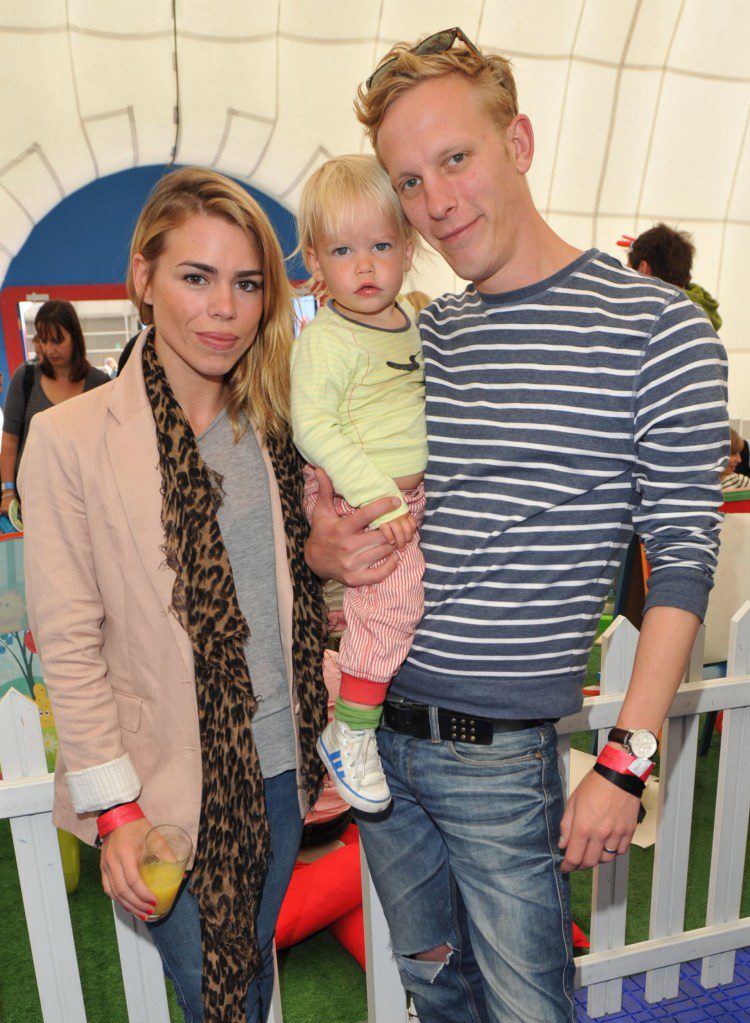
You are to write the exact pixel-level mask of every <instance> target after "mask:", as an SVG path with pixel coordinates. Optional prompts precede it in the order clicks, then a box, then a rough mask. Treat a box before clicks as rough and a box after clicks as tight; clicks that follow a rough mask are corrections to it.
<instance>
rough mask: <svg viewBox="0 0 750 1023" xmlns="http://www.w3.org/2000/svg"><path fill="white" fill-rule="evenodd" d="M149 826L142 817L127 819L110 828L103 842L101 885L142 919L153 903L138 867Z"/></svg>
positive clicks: (153, 900)
mask: <svg viewBox="0 0 750 1023" xmlns="http://www.w3.org/2000/svg"><path fill="white" fill-rule="evenodd" d="M151 827H152V825H151V823H150V822H149V821H148V820H146V819H145V818H142V819H141V820H137V821H129V822H128V823H127V824H121V825H120V827H119V828H115V830H114V831H110V833H109V834H108V835H107V836H106V838H105V839H104V841H103V842H102V859H101V870H102V887H103V888H104V891H105V892H106V893H107V895H108V896H109V897H110V899H114V901H115V902H119V903H120V905H121V906H122V907H123V908H124V909H126V910H127V911H128V913H133V914H134V915H135V916H138V917H140V918H141V920H145V919H146V917H147V916H150V914H151V913H153V910H154V906H155V905H156V899H155V897H154V894H153V892H152V891H151V889H150V888H149V887H148V885H147V884H146V882H145V881H144V880H143V879H142V878H141V875H140V872H139V870H138V866H139V863H140V857H141V852H142V850H143V843H144V842H145V840H146V835H147V834H148V833H149V831H150V830H151Z"/></svg>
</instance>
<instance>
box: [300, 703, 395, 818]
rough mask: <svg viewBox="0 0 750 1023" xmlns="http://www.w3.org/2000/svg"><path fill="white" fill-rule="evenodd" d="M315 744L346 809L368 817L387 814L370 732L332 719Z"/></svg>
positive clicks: (387, 797) (388, 801)
mask: <svg viewBox="0 0 750 1023" xmlns="http://www.w3.org/2000/svg"><path fill="white" fill-rule="evenodd" d="M315 745H316V748H317V750H318V753H319V754H320V759H321V760H322V761H323V763H324V764H325V767H326V770H327V771H328V774H329V775H330V776H331V781H332V782H333V784H334V785H335V787H336V791H337V792H338V794H339V795H340V796H341V798H342V799H343V800H344V801H345V802H347V803H348V804H349V806H351V807H353V808H354V809H355V810H359V812H360V813H362V814H365V815H366V816H368V817H373V816H376V817H377V816H380V815H381V814H382V815H383V816H387V815H388V813H390V809H391V802H392V800H391V793H390V789H389V788H388V783H387V781H386V780H385V775H384V774H383V768H382V766H381V763H380V757H379V756H378V744H377V740H376V738H375V730H374V729H372V728H365V729H362V730H359V731H356V732H355V731H353V730H352V729H351V728H350V727H349V725H347V724H345V723H344V722H343V721H339V720H338V719H336V718H334V719H333V721H330V722H329V723H328V725H327V726H326V728H325V730H324V732H323V734H322V735H321V737H320V738H319V739H318V741H317V743H316V744H315Z"/></svg>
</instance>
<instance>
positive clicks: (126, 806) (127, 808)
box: [97, 803, 145, 838]
mask: <svg viewBox="0 0 750 1023" xmlns="http://www.w3.org/2000/svg"><path fill="white" fill-rule="evenodd" d="M144 816H145V814H144V813H143V810H141V808H140V806H138V804H137V803H123V804H122V806H113V807H112V809H111V810H107V811H106V812H105V813H103V814H102V815H101V816H100V817H99V820H98V821H97V828H98V829H99V838H104V837H105V836H106V835H108V834H109V833H110V831H114V830H115V828H119V827H120V826H121V825H122V824H129V823H130V822H131V821H139V820H141V819H142V818H143V817H144Z"/></svg>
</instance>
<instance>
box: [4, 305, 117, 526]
mask: <svg viewBox="0 0 750 1023" xmlns="http://www.w3.org/2000/svg"><path fill="white" fill-rule="evenodd" d="M34 328H35V330H36V336H35V337H34V348H35V349H36V347H37V343H38V346H39V349H40V351H41V361H40V362H38V363H37V364H36V365H32V364H31V363H24V364H23V366H19V367H18V369H17V370H16V371H15V373H14V374H13V377H12V378H11V381H10V386H9V387H8V396H7V398H6V399H5V408H4V410H3V414H4V421H3V441H2V447H1V448H0V479H2V481H3V497H2V503H1V504H0V513H2V514H5V515H7V513H8V509H9V508H10V504H11V502H12V500H13V499H14V498H15V497H16V496H17V494H16V472H17V469H18V463H19V462H20V460H21V455H22V453H23V447H24V440H25V438H26V437H27V436H28V432H29V423H30V422H31V419H32V417H33V416H35V415H36V413H37V412H42V411H43V410H44V409H47V408H52V406H53V405H59V404H60V402H62V401H67V399H68V398H75V397H76V395H78V394H82V393H83V392H84V391H90V390H91V388H92V387H98V386H99V384H106V383H107V381H108V380H109V377H108V376H107V374H106V373H104V372H102V370H100V369H94V367H93V366H92V365H91V363H90V362H89V361H88V359H87V358H86V342H85V341H84V338H83V331H82V330H81V321H80V320H79V319H78V314H77V313H76V311H75V309H74V308H73V306H72V305H71V304H70V302H63V301H62V300H61V299H52V300H51V301H50V302H45V303H44V305H43V306H40V308H39V310H38V312H37V314H36V318H35V320H34Z"/></svg>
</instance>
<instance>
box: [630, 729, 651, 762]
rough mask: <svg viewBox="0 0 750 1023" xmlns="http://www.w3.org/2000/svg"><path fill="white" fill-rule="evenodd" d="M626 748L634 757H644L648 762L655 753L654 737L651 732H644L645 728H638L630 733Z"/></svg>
mask: <svg viewBox="0 0 750 1023" xmlns="http://www.w3.org/2000/svg"><path fill="white" fill-rule="evenodd" d="M628 746H629V747H630V752H631V753H632V754H633V756H634V757H644V758H645V759H646V760H650V759H651V758H652V757H653V755H654V753H656V747H657V742H656V736H655V735H654V734H653V733H652V732H648V731H646V729H645V728H639V729H638V730H637V731H635V732H631V733H630V739H629V741H628Z"/></svg>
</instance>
